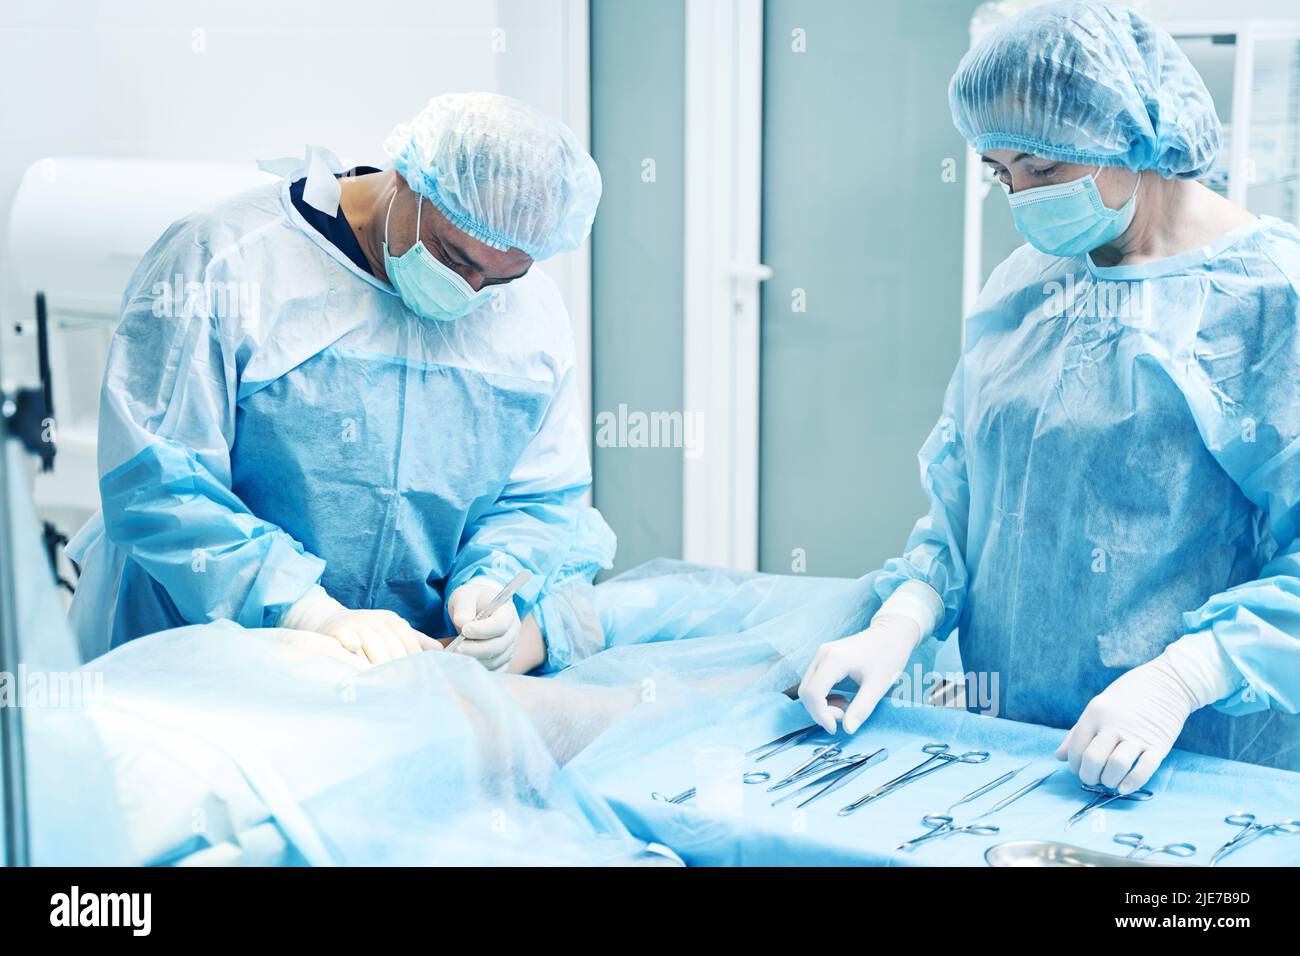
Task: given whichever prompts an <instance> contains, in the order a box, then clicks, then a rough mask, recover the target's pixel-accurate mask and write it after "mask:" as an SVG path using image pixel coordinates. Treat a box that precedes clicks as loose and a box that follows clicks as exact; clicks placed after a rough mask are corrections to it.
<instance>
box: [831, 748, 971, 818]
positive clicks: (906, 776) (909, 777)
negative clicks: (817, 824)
mask: <svg viewBox="0 0 1300 956" xmlns="http://www.w3.org/2000/svg"><path fill="white" fill-rule="evenodd" d="M921 752H922V753H927V754H929V755H930V759H929V760H923V761H921V762H920V763H919V764H917V765H916V766H915V767H913V768H912V769H911V770H909V771H907V773H903V774H899V775H898V776H897V777H895V778H894V779H893V780H889V781H886V782H885V783H882V784H881V785H880V786H878V787H876V789H874V790H872V791H871V792H869V793H867V794H866V795H865V796H862V797H859V798H858V799H857V800H854V801H853V802H852V803H850V804H849V805H848V806H846V807H841V808H840V816H842V817H847V816H848V815H849V814H850V813H856V812H857V811H858V810H861V809H862V808H863V807H865V806H866V805H867V804H868V803H871V802H872V801H873V800H879V799H880V798H881V797H884V796H888V795H889V794H891V793H893V792H894V791H895V790H899V789H901V788H903V787H906V786H907V785H908V784H909V783H915V782H916V781H917V780H920V779H921V778H922V777H924V776H927V775H929V774H932V773H934V772H935V771H936V770H942V769H943V768H944V767H947V766H948V765H949V764H954V763H984V762H985V761H986V760H988V759H989V752H988V751H987V750H968V751H966V752H965V753H964V754H955V753H952V752H951V751H950V750H949V749H948V745H947V744H926V745H925V746H924V747H922V748H921ZM930 764H936V766H933V767H931V766H930ZM927 768H928V769H927Z"/></svg>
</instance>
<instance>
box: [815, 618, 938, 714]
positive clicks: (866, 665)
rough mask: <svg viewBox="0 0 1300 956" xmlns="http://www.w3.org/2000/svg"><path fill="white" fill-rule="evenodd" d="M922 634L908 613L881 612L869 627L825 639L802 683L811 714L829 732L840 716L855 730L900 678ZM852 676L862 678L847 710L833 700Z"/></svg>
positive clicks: (854, 678)
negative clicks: (832, 695) (836, 690)
mask: <svg viewBox="0 0 1300 956" xmlns="http://www.w3.org/2000/svg"><path fill="white" fill-rule="evenodd" d="M921 637H922V635H921V628H920V626H919V625H918V624H917V623H916V621H914V620H912V619H911V618H909V617H907V616H906V615H902V614H877V615H876V616H875V617H874V618H872V620H871V626H870V627H868V628H867V629H866V630H865V631H862V632H860V633H858V634H854V635H853V636H852V637H846V638H843V639H842V640H838V641H831V642H830V643H829V644H823V645H822V646H821V647H819V648H818V649H817V655H816V656H815V657H814V658H813V662H812V664H811V665H809V667H808V670H807V672H805V673H804V675H803V680H802V681H801V682H800V684H799V699H800V700H801V701H803V705H804V707H805V708H806V709H807V710H808V714H809V716H811V717H812V719H813V721H814V722H815V723H816V724H818V725H819V726H820V727H821V728H822V729H823V730H825V731H826V732H827V733H828V734H833V733H835V724H836V721H840V720H842V721H843V722H844V732H845V733H846V734H851V733H854V732H855V731H856V730H857V729H858V728H859V727H861V726H862V723H863V721H865V720H866V719H867V718H868V717H870V716H871V712H872V711H873V710H875V709H876V704H878V703H880V698H882V697H884V696H885V692H886V691H888V690H889V688H890V687H892V686H893V685H894V681H896V680H898V675H899V674H901V673H902V672H903V668H904V667H905V666H906V665H907V659H908V658H909V657H911V656H912V651H914V650H916V645H917V644H919V643H921ZM846 677H851V678H852V679H853V680H854V681H856V682H857V684H858V692H857V693H856V694H854V695H853V700H852V702H850V704H849V706H848V710H847V711H846V710H844V709H842V708H840V707H837V706H835V705H834V704H832V703H831V702H830V701H829V700H827V697H828V696H829V694H830V692H831V688H833V687H834V686H835V685H836V684H838V683H839V682H840V681H842V680H844V678H846Z"/></svg>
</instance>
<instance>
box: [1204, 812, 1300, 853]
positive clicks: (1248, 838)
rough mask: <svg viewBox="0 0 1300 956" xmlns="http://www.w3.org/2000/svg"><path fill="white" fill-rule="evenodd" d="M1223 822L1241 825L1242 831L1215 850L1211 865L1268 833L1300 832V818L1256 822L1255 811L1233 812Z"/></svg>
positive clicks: (1230, 824)
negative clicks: (1273, 821)
mask: <svg viewBox="0 0 1300 956" xmlns="http://www.w3.org/2000/svg"><path fill="white" fill-rule="evenodd" d="M1223 822H1224V823H1226V824H1228V825H1229V826H1234V827H1241V832H1240V833H1238V834H1237V835H1236V836H1235V837H1233V838H1232V839H1231V840H1229V841H1228V842H1227V843H1225V844H1223V846H1221V847H1219V848H1218V849H1217V850H1215V851H1214V856H1212V857H1210V866H1214V864H1216V863H1218V862H1219V861H1220V860H1222V859H1223V858H1224V857H1225V856H1227V855H1228V854H1229V853H1231V852H1232V851H1233V850H1240V849H1241V848H1242V847H1243V846H1246V845H1247V844H1248V843H1254V842H1255V841H1256V840H1258V839H1259V838H1260V837H1262V836H1264V834H1266V833H1300V820H1283V821H1281V822H1279V823H1256V822H1255V814H1253V813H1233V814H1230V815H1228V816H1226V817H1224V818H1223Z"/></svg>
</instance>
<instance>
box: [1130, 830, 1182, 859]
mask: <svg viewBox="0 0 1300 956" xmlns="http://www.w3.org/2000/svg"><path fill="white" fill-rule="evenodd" d="M1142 839H1143V837H1142V834H1140V833H1116V834H1115V842H1116V843H1118V844H1120V845H1121V846H1131V847H1132V848H1133V849H1131V850H1129V851H1128V853H1126V854H1124V859H1126V860H1140V859H1146V858H1147V857H1148V856H1155V855H1156V854H1157V853H1168V854H1169V855H1170V856H1191V855H1192V854H1193V853H1195V852H1196V844H1195V843H1166V844H1165V845H1164V846H1151V845H1150V844H1147V843H1143V842H1142ZM1139 853H1141V854H1142V856H1140V857H1139V856H1138V854H1139Z"/></svg>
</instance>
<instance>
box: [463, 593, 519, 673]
mask: <svg viewBox="0 0 1300 956" xmlns="http://www.w3.org/2000/svg"><path fill="white" fill-rule="evenodd" d="M500 591H501V585H500V584H498V583H497V582H495V581H493V580H492V579H491V578H488V577H485V576H479V577H476V578H473V579H471V580H470V581H467V582H466V583H465V584H462V585H461V586H460V587H458V588H457V589H456V590H455V591H453V592H452V595H451V600H450V601H448V602H447V616H448V617H449V618H451V623H452V624H453V625H455V627H456V632H457V633H458V634H464V635H465V640H464V641H463V642H462V643H461V645H460V647H458V648H457V649H456V651H457V653H460V654H468V655H469V656H470V657H473V658H475V659H476V660H477V661H478V662H479V663H480V664H482V665H483V666H484V667H486V668H487V669H488V670H490V671H495V670H500V669H501V668H503V667H505V666H507V665H508V664H509V663H510V662H511V661H512V660H513V659H514V656H515V651H516V650H517V648H518V646H519V611H518V610H517V609H516V608H515V602H514V601H513V600H510V601H507V602H506V603H505V604H503V605H502V606H501V607H499V608H497V609H496V611H494V612H493V613H492V614H491V615H490V616H489V617H485V618H484V619H483V620H481V621H475V620H474V617H475V615H477V614H478V612H479V608H481V607H483V606H484V605H486V604H488V603H489V602H490V601H491V600H492V599H493V598H494V597H496V596H497V594H498V593H499V592H500Z"/></svg>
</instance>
